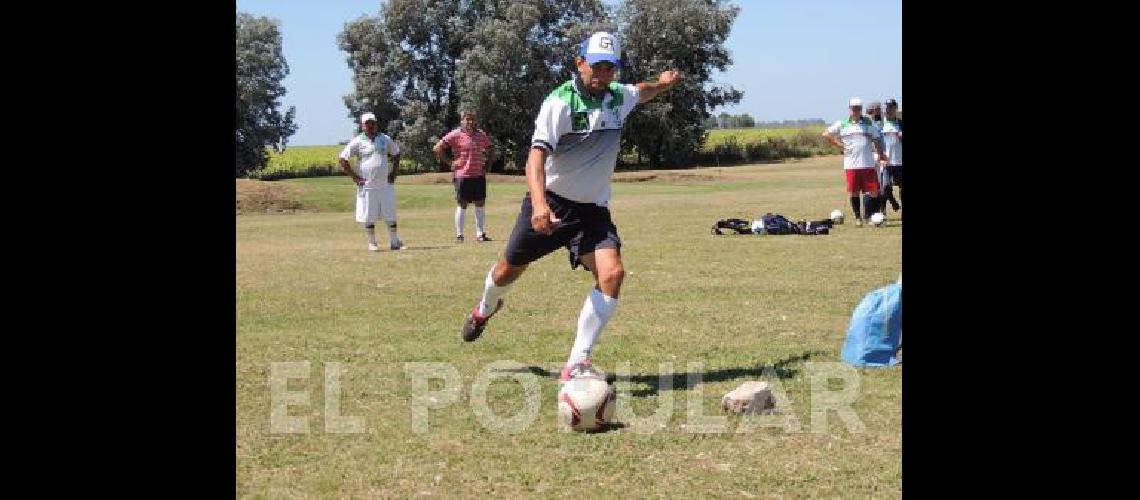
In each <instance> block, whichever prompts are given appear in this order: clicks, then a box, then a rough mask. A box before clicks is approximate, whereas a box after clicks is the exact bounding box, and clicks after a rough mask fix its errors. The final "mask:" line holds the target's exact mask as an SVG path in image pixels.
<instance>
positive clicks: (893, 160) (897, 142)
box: [882, 119, 902, 165]
mask: <svg viewBox="0 0 1140 500" xmlns="http://www.w3.org/2000/svg"><path fill="white" fill-rule="evenodd" d="M882 132H883V147H884V149H886V153H887V155H888V158H887V164H888V165H902V121H901V120H891V119H886V120H883V127H882Z"/></svg>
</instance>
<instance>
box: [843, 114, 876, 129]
mask: <svg viewBox="0 0 1140 500" xmlns="http://www.w3.org/2000/svg"><path fill="white" fill-rule="evenodd" d="M859 123H861V124H863V125H870V124H871V119H870V118H867V117H866V116H861V117H859ZM848 125H855V122H853V121H851V119H850V118H844V119H843V121H842V122H840V123H839V126H840V127H846V126H848Z"/></svg>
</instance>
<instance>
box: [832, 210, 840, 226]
mask: <svg viewBox="0 0 1140 500" xmlns="http://www.w3.org/2000/svg"><path fill="white" fill-rule="evenodd" d="M831 222H832V223H833V224H843V212H840V211H839V210H832V211H831Z"/></svg>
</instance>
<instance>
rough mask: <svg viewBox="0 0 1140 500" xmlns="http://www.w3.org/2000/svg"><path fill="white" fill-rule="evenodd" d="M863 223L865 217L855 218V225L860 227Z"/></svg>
mask: <svg viewBox="0 0 1140 500" xmlns="http://www.w3.org/2000/svg"><path fill="white" fill-rule="evenodd" d="M862 225H863V219H855V226H856V227H860V226H862Z"/></svg>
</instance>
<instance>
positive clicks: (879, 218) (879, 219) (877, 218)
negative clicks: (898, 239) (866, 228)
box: [871, 212, 886, 226]
mask: <svg viewBox="0 0 1140 500" xmlns="http://www.w3.org/2000/svg"><path fill="white" fill-rule="evenodd" d="M885 218H886V217H884V216H883V213H882V212H875V213H874V214H872V215H871V224H874V225H876V226H881V225H883V220H884V219H885Z"/></svg>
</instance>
